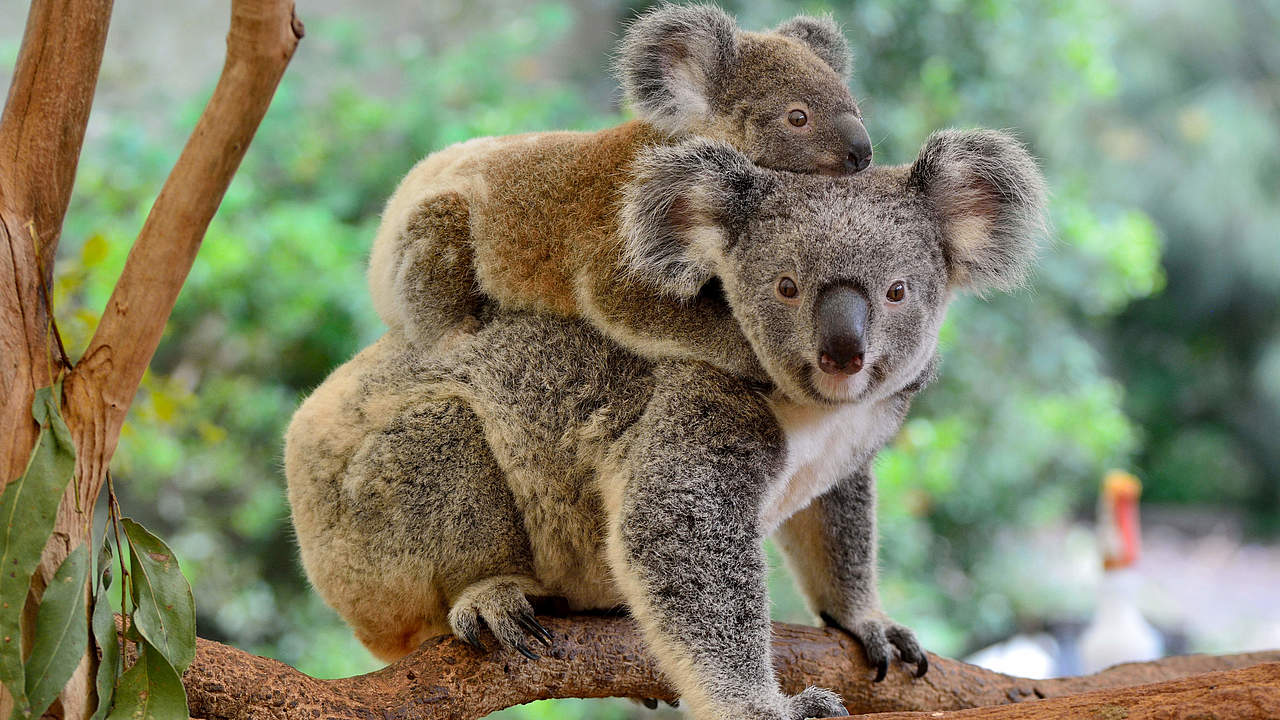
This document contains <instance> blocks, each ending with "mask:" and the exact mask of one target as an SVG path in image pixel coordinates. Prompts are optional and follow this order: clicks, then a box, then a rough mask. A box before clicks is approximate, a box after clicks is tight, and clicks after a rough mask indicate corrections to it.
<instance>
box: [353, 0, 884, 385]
mask: <svg viewBox="0 0 1280 720" xmlns="http://www.w3.org/2000/svg"><path fill="white" fill-rule="evenodd" d="M851 64H852V61H851V58H850V54H849V48H848V45H847V43H846V42H845V38H844V36H843V35H842V34H841V33H840V29H839V28H838V27H837V26H836V25H835V23H834V22H832V21H831V20H830V19H829V18H814V17H805V16H799V17H795V18H792V19H791V20H789V21H787V22H785V23H783V24H781V25H779V26H778V27H777V28H775V29H774V30H771V31H766V32H744V31H742V30H740V29H739V28H738V26H737V24H736V23H735V22H734V20H733V18H731V17H729V16H728V15H726V14H725V13H724V12H723V11H721V10H719V9H718V8H715V7H712V6H709V5H692V6H679V5H672V4H661V5H659V6H658V7H656V8H655V9H653V10H651V11H649V12H647V13H645V14H644V15H642V16H640V17H639V18H637V19H636V21H635V22H634V23H632V24H631V26H630V27H629V28H628V29H627V32H626V36H625V37H624V39H623V41H622V44H621V47H620V48H619V50H618V69H619V73H618V74H619V77H620V79H621V81H622V85H623V89H624V93H625V95H626V98H627V100H628V103H629V104H630V105H631V106H632V107H633V108H634V109H635V111H636V113H637V115H638V119H636V120H633V121H631V122H627V123H624V124H622V125H619V126H618V127H613V128H608V129H605V130H600V131H598V132H542V133H529V134H524V135H512V136H508V137H487V138H477V139H474V140H469V141H467V142H464V143H459V144H457V145H453V146H451V147H448V148H445V149H443V150H441V151H439V152H436V153H433V154H432V155H430V156H428V157H427V158H426V159H424V160H423V161H422V162H420V163H418V165H417V166H415V167H414V168H413V169H412V170H410V171H409V173H408V175H406V176H405V178H404V180H403V181H401V183H400V186H399V187H398V188H397V189H396V191H395V194H394V195H392V197H391V199H390V200H389V201H388V202H387V207H386V210H385V211H384V212H383V216H382V223H381V225H380V226H379V228H378V233H377V236H376V237H375V238H374V242H373V252H372V255H371V257H370V260H369V286H370V290H371V292H372V294H373V303H374V308H376V309H377V311H378V314H379V315H380V316H381V317H382V319H383V320H384V321H385V322H386V323H387V326H388V327H390V328H392V329H394V330H396V331H398V332H400V333H401V334H403V335H404V336H405V337H406V338H407V339H408V340H410V341H411V342H413V343H415V344H416V345H417V346H418V347H419V348H421V349H423V350H429V349H430V348H432V347H433V346H434V345H435V343H436V342H437V341H439V340H440V339H441V338H442V337H454V336H456V335H458V334H465V332H468V331H471V330H473V329H474V328H475V326H476V325H477V323H476V317H477V315H478V314H479V313H480V312H481V310H482V307H483V306H484V305H485V304H486V302H488V301H496V302H497V303H498V304H500V305H501V306H502V307H503V308H506V309H508V310H516V309H530V310H539V311H543V312H554V313H557V314H560V315H565V316H570V317H584V318H587V319H589V320H590V321H591V322H592V323H593V324H594V325H596V327H598V328H600V329H601V330H603V331H604V332H605V334H607V335H609V337H611V338H613V339H614V340H615V341H617V342H619V343H621V344H623V345H624V346H626V347H628V348H629V349H631V350H632V351H633V352H636V353H639V354H641V355H644V356H646V357H650V358H652V359H662V358H685V359H699V360H704V361H707V362H710V363H712V364H714V365H717V366H719V367H721V368H724V369H727V370H729V371H731V372H734V373H738V374H745V375H752V376H755V377H757V379H764V372H763V371H762V370H761V369H760V368H759V366H758V364H757V363H756V360H755V356H754V355H753V354H752V352H751V348H750V347H748V346H747V344H746V342H745V341H743V339H742V334H741V333H740V332H738V328H737V326H736V324H735V323H734V321H733V317H732V315H731V314H730V312H729V308H728V307H727V306H726V305H725V304H724V302H723V299H722V298H720V297H719V296H717V295H715V294H709V295H705V296H698V295H697V292H696V291H697V288H696V287H692V286H685V287H683V288H682V292H678V293H677V292H662V291H660V290H658V289H657V288H655V287H653V286H652V285H649V284H647V283H645V282H642V281H640V280H639V279H638V278H637V277H635V276H633V275H630V274H628V273H626V272H625V267H624V263H623V259H622V258H621V257H620V254H619V253H620V250H621V248H622V243H621V241H620V237H619V233H618V231H619V228H618V222H617V208H618V204H619V203H620V201H621V195H622V189H623V187H624V186H625V185H626V184H627V182H629V180H630V178H631V176H630V174H629V172H630V170H629V168H630V167H631V166H632V162H633V161H634V160H635V158H636V155H637V154H638V153H640V152H641V151H642V150H644V149H645V148H647V147H649V146H651V145H671V144H674V143H676V142H679V141H681V140H683V139H685V138H688V137H690V136H700V137H708V138H712V139H716V140H722V141H724V142H727V143H728V144H729V145H732V146H733V147H734V148H736V149H737V150H739V151H741V152H742V153H744V154H745V155H747V156H748V157H749V158H750V159H751V160H752V161H753V162H755V163H756V164H758V165H761V166H764V167H769V168H773V169H777V170H790V171H792V172H799V173H827V174H845V173H852V172H856V171H858V170H862V169H863V168H865V167H866V166H867V165H868V164H869V163H870V162H871V152H872V150H871V140H870V138H869V136H868V135H867V131H866V129H865V128H864V127H863V125H862V119H861V112H860V111H859V110H858V106H857V103H855V102H854V99H853V96H852V95H851V94H850V93H849V88H848V80H849V77H848V76H849V68H850V65H851ZM664 287H666V288H667V289H668V290H670V289H671V284H670V283H667V284H666V285H665V286H664Z"/></svg>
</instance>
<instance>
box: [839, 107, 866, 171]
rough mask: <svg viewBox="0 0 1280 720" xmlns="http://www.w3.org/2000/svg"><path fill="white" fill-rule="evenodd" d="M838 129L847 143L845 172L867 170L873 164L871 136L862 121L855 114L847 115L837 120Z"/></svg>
mask: <svg viewBox="0 0 1280 720" xmlns="http://www.w3.org/2000/svg"><path fill="white" fill-rule="evenodd" d="M836 129H837V130H839V131H840V137H841V139H843V140H844V143H845V149H846V152H845V157H844V167H845V170H847V171H848V172H851V173H856V172H861V171H863V170H866V169H867V166H869V165H870V164H871V136H870V135H868V134H867V128H866V127H865V126H864V125H863V124H862V121H861V120H859V119H858V116H857V115H854V114H853V113H845V114H844V115H841V116H840V117H838V118H836Z"/></svg>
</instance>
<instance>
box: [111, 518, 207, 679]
mask: <svg viewBox="0 0 1280 720" xmlns="http://www.w3.org/2000/svg"><path fill="white" fill-rule="evenodd" d="M121 527H123V528H124V534H125V536H126V537H127V538H128V539H129V550H130V552H129V555H130V557H131V559H132V561H131V562H130V577H131V578H132V579H133V599H134V603H135V604H136V608H135V610H134V612H133V620H134V626H135V627H137V628H138V632H139V633H141V634H142V637H144V638H146V640H147V642H149V643H150V644H151V645H152V646H154V647H155V648H156V649H157V650H158V651H160V652H161V653H162V654H163V655H164V656H165V657H166V658H168V659H169V662H170V663H172V664H173V667H174V668H175V669H177V671H178V672H179V673H181V672H182V671H183V670H186V669H187V666H188V665H190V664H191V661H192V660H193V659H194V658H195V655H196V605H195V599H194V598H192V596H191V586H190V585H189V584H187V579H186V578H185V577H183V575H182V570H180V569H179V568H178V560H177V558H176V557H174V554H173V551H172V550H170V549H169V546H168V545H165V544H164V542H163V541H162V540H160V538H158V537H156V536H155V535H152V534H151V533H150V532H148V531H147V529H146V528H144V527H142V526H141V525H139V524H138V523H136V522H134V521H133V520H130V519H128V518H125V519H124V520H122V521H121Z"/></svg>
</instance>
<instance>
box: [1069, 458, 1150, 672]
mask: <svg viewBox="0 0 1280 720" xmlns="http://www.w3.org/2000/svg"><path fill="white" fill-rule="evenodd" d="M1141 495H1142V484H1141V483H1139V482H1138V479H1137V478H1135V477H1134V476H1132V475H1130V474H1129V473H1125V472H1120V471H1117V470H1113V471H1111V472H1109V473H1107V476H1106V479H1105V480H1104V481H1103V487H1102V495H1101V496H1100V497H1099V499H1098V533H1099V540H1100V544H1101V546H1102V551H1103V568H1104V569H1105V572H1104V573H1103V575H1102V581H1101V582H1100V583H1099V585H1098V606H1097V609H1096V610H1095V611H1094V614H1093V619H1092V620H1091V621H1090V622H1089V627H1087V628H1086V629H1085V631H1084V634H1083V635H1082V636H1081V637H1080V663H1081V670H1083V671H1084V672H1086V673H1095V672H1098V671H1099V670H1102V669H1103V668H1107V667H1110V666H1112V665H1115V664H1117V663H1123V662H1143V661H1147V660H1155V659H1156V658H1159V657H1161V656H1162V655H1163V654H1164V641H1163V639H1162V638H1161V637H1160V634H1159V633H1158V632H1156V629H1155V628H1153V627H1152V626H1151V623H1149V622H1147V621H1146V619H1145V618H1143V617H1142V613H1141V612H1140V611H1139V610H1138V603H1137V596H1138V589H1139V587H1140V584H1141V578H1140V576H1139V575H1138V573H1137V571H1136V570H1135V569H1134V567H1133V566H1134V565H1135V564H1136V563H1137V561H1138V552H1139V530H1138V498H1139V497H1140V496H1141Z"/></svg>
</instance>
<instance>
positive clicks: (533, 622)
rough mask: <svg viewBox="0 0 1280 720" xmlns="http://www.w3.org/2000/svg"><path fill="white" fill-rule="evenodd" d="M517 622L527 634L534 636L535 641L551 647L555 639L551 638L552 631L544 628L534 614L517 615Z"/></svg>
mask: <svg viewBox="0 0 1280 720" xmlns="http://www.w3.org/2000/svg"><path fill="white" fill-rule="evenodd" d="M516 622H517V623H519V624H520V627H522V628H524V629H525V632H527V633H529V634H530V635H532V636H533V639H534V640H537V641H538V642H540V643H542V644H543V645H545V646H546V647H551V641H552V640H553V639H554V638H552V637H551V631H550V630H547V629H546V628H545V627H543V626H542V623H540V622H538V618H536V617H534V616H533V613H532V612H530V611H522V612H521V613H520V614H518V615H516Z"/></svg>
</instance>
